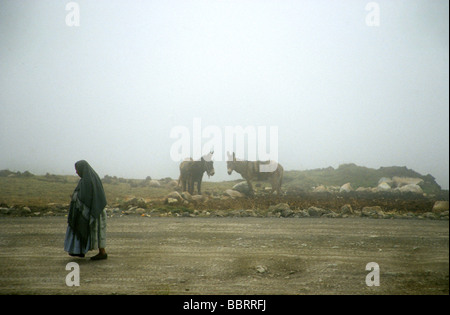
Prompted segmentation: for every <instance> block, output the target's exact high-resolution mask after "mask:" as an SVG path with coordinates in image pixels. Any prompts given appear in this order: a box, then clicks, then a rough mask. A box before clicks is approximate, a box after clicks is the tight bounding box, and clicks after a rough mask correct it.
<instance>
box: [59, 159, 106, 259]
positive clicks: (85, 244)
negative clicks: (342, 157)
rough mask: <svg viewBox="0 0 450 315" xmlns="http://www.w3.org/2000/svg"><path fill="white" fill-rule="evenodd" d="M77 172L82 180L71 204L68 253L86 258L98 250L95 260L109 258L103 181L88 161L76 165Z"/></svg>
mask: <svg viewBox="0 0 450 315" xmlns="http://www.w3.org/2000/svg"><path fill="white" fill-rule="evenodd" d="M75 170H76V172H77V174H78V176H80V181H79V182H78V185H77V187H76V188H75V190H74V192H73V194H72V200H71V202H70V209H69V215H68V219H67V222H68V226H67V231H66V238H65V240H64V250H65V251H66V252H68V253H69V255H71V256H77V257H84V256H85V254H86V253H87V252H88V251H89V250H93V249H97V248H98V250H99V252H98V254H97V255H95V256H93V257H91V260H101V259H106V258H107V257H108V254H107V253H106V250H105V247H106V211H105V206H106V196H105V191H104V189H103V185H102V182H101V180H100V177H99V176H98V175H97V173H96V172H95V171H94V169H93V168H92V167H91V166H90V165H89V163H88V162H86V161H84V160H81V161H78V162H76V163H75Z"/></svg>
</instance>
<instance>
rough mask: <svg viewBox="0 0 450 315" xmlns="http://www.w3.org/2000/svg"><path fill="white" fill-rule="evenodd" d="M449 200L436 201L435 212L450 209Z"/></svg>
mask: <svg viewBox="0 0 450 315" xmlns="http://www.w3.org/2000/svg"><path fill="white" fill-rule="evenodd" d="M448 206H449V204H448V201H436V202H435V203H434V205H433V210H432V211H433V212H434V213H441V212H444V211H448V210H449V209H448V208H449V207H448Z"/></svg>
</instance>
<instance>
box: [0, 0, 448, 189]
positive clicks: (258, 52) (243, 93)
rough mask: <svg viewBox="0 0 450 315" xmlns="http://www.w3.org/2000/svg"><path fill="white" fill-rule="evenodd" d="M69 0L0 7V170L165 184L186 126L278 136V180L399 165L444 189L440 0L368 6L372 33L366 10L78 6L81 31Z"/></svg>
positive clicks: (222, 172) (351, 6) (305, 5)
mask: <svg viewBox="0 0 450 315" xmlns="http://www.w3.org/2000/svg"><path fill="white" fill-rule="evenodd" d="M68 2H69V1H67V2H65V1H42V0H39V1H34V0H33V1H31V0H28V1H17V0H10V1H5V0H0V148H1V153H0V169H10V170H14V171H25V170H28V171H30V172H32V173H35V174H45V173H46V172H50V173H56V174H75V172H74V163H75V162H76V161H77V160H80V159H85V160H87V161H88V162H89V163H90V164H91V165H92V167H93V168H94V169H95V170H96V171H97V172H98V173H99V175H100V176H101V177H103V176H104V175H111V176H114V175H115V176H119V177H127V178H145V177H146V176H151V177H152V178H163V177H168V176H170V177H173V178H177V177H178V164H179V162H175V161H172V160H171V157H170V149H171V146H172V145H173V143H174V141H175V139H173V138H170V133H171V130H172V129H173V128H174V127H176V126H185V127H187V128H188V130H191V131H192V130H193V121H194V119H195V118H199V119H201V123H202V127H207V126H216V127H218V128H219V129H220V130H225V127H226V126H242V127H246V126H255V127H257V126H267V128H268V127H269V126H277V127H278V160H279V162H280V163H281V164H282V165H283V166H284V168H285V169H286V170H293V169H297V170H306V169H314V168H324V167H328V166H333V167H338V166H339V165H340V164H343V163H355V164H357V165H361V166H366V167H372V168H379V167H380V166H407V167H408V168H411V169H414V170H415V171H418V172H419V173H421V174H424V175H425V174H431V175H433V176H434V177H435V178H436V179H437V182H438V184H440V185H441V186H442V188H447V189H448V187H449V145H448V143H449V135H448V134H449V90H448V85H449V73H448V68H449V54H448V52H449V40H448V36H449V16H448V15H449V7H448V6H449V4H448V1H446V0H442V1H438V0H433V1H428V0H423V1H416V0H411V1H375V3H376V4H378V5H379V8H380V11H379V13H380V14H379V17H380V23H379V26H368V25H367V23H366V18H367V15H368V14H370V13H371V11H370V10H369V11H367V10H366V9H365V7H366V5H367V3H369V2H370V1H349V0H345V1H331V0H330V1H320V0H310V1H300V0H299V1H275V0H265V1H264V0H263V1H256V0H221V1H213V0H208V1H206V0H204V1H188V0H178V1H176V0H168V1H112V0H108V1H81V0H80V1H75V2H76V3H77V4H78V5H79V8H80V25H79V26H68V25H66V16H67V15H68V14H69V13H70V12H71V11H67V10H66V7H65V6H66V3H68ZM202 141H204V142H206V141H207V139H203V140H202ZM223 154H225V153H224V152H223ZM223 159H224V157H222V158H221V160H223ZM215 168H216V175H215V176H214V177H212V178H211V179H210V180H227V179H235V178H239V176H237V175H233V176H228V175H227V174H226V168H225V162H216V163H215Z"/></svg>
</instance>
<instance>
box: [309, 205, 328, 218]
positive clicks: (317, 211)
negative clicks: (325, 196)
mask: <svg viewBox="0 0 450 315" xmlns="http://www.w3.org/2000/svg"><path fill="white" fill-rule="evenodd" d="M307 212H308V214H309V216H310V217H320V216H322V215H324V214H329V213H331V212H332V211H331V210H325V209H322V208H318V207H309V208H308V210H307Z"/></svg>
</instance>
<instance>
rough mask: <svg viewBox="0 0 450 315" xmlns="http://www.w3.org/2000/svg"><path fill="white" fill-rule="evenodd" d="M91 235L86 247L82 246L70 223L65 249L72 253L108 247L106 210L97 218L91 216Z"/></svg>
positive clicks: (76, 253)
mask: <svg viewBox="0 0 450 315" xmlns="http://www.w3.org/2000/svg"><path fill="white" fill-rule="evenodd" d="M89 229H90V233H89V237H88V241H87V244H86V246H85V247H82V245H81V241H80V239H79V238H78V237H77V235H76V234H75V232H74V231H73V229H72V228H71V227H70V226H69V225H68V226H67V230H66V237H65V239H64V250H65V251H66V252H68V253H70V254H75V255H78V254H86V253H87V252H88V251H89V250H93V249H98V248H106V210H104V209H103V211H102V212H101V214H100V217H99V218H98V219H97V220H96V219H94V218H93V217H91V221H90V222H89Z"/></svg>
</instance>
